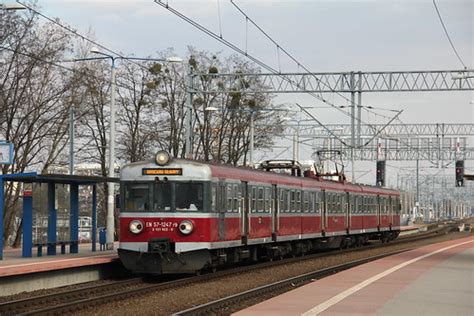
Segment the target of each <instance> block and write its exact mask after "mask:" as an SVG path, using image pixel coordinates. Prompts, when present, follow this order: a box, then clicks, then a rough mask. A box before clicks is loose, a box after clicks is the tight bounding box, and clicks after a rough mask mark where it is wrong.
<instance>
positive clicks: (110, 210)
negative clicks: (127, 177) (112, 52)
mask: <svg viewBox="0 0 474 316" xmlns="http://www.w3.org/2000/svg"><path fill="white" fill-rule="evenodd" d="M111 59H112V78H111V82H112V84H111V88H110V89H111V93H110V139H109V146H110V150H109V177H114V175H115V58H113V57H111ZM114 193H115V187H114V183H113V182H109V183H108V198H107V225H106V226H107V245H106V247H107V249H109V250H112V249H114V235H115V234H114V232H115V228H114V226H115V225H114V224H115V223H114V218H115V216H114V213H115V212H114V206H115V205H114Z"/></svg>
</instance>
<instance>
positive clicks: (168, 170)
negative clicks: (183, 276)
mask: <svg viewBox="0 0 474 316" xmlns="http://www.w3.org/2000/svg"><path fill="white" fill-rule="evenodd" d="M120 181H121V214H120V246H119V249H118V254H119V257H120V259H121V261H122V262H123V264H124V266H125V267H126V268H127V269H129V270H131V271H132V272H134V273H148V274H165V273H193V272H195V271H198V270H200V269H202V268H205V267H207V266H208V265H209V264H210V262H211V256H210V253H209V250H207V249H206V245H208V243H209V241H210V240H211V238H212V236H211V234H212V232H211V231H212V230H211V227H212V226H213V223H212V220H213V218H212V217H211V215H212V214H211V212H210V209H211V199H210V197H211V170H210V168H209V166H207V165H204V164H200V163H198V162H193V161H186V160H178V159H175V160H171V159H170V156H169V155H168V154H167V153H166V152H159V153H158V154H157V155H156V159H155V161H153V160H150V161H145V162H137V163H132V164H129V165H127V166H125V167H123V168H122V170H121V176H120Z"/></svg>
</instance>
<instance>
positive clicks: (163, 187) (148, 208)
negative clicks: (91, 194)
mask: <svg viewBox="0 0 474 316" xmlns="http://www.w3.org/2000/svg"><path fill="white" fill-rule="evenodd" d="M122 185H123V194H124V201H123V209H122V211H123V212H174V211H176V212H183V211H190V212H193V211H194V212H199V211H201V212H202V211H204V184H203V183H199V182H156V183H136V182H135V183H122Z"/></svg>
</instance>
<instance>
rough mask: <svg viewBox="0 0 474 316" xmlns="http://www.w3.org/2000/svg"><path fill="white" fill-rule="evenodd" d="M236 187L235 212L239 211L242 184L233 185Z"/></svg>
mask: <svg viewBox="0 0 474 316" xmlns="http://www.w3.org/2000/svg"><path fill="white" fill-rule="evenodd" d="M233 187H234V208H233V209H234V212H236V213H239V212H240V209H239V206H240V205H239V201H240V186H239V185H237V184H234V185H233Z"/></svg>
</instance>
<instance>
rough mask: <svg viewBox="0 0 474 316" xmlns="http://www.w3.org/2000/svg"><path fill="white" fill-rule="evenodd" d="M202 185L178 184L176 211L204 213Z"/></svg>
mask: <svg viewBox="0 0 474 316" xmlns="http://www.w3.org/2000/svg"><path fill="white" fill-rule="evenodd" d="M203 199H204V194H203V185H202V183H176V211H202V208H203V205H204V203H203V202H204V201H203Z"/></svg>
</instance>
